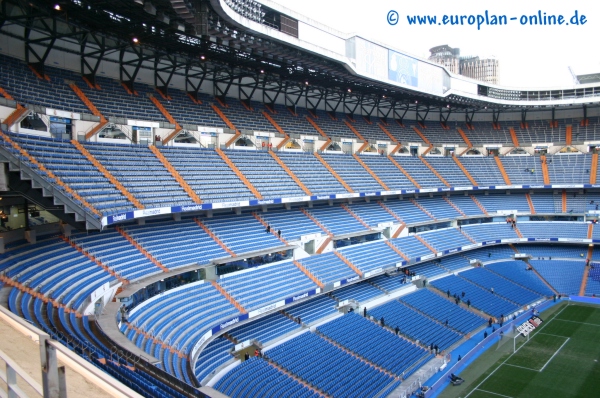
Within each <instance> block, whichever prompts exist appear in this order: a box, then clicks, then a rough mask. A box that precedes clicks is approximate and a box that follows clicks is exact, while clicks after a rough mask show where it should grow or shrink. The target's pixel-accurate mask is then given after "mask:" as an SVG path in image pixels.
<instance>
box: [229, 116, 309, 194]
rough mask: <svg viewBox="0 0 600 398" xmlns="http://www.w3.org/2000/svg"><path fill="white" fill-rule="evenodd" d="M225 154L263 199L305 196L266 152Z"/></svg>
mask: <svg viewBox="0 0 600 398" xmlns="http://www.w3.org/2000/svg"><path fill="white" fill-rule="evenodd" d="M261 117H262V116H261ZM225 153H226V155H227V157H229V159H231V161H232V162H233V163H234V164H235V165H236V166H237V168H238V169H239V170H240V171H241V172H242V173H243V174H244V176H245V177H246V178H247V179H248V180H249V181H250V182H251V183H252V185H254V187H255V188H256V189H257V190H258V192H260V193H261V195H262V196H263V198H264V199H273V198H282V197H294V196H306V194H305V193H304V192H303V191H302V189H300V187H299V186H298V184H296V182H295V181H294V180H292V177H290V176H289V174H288V173H286V172H285V170H283V169H282V168H281V166H279V164H277V162H276V161H275V159H273V158H272V157H271V155H269V154H268V153H267V152H263V151H256V152H249V151H232V150H228V151H225Z"/></svg>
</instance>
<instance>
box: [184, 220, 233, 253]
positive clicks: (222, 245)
mask: <svg viewBox="0 0 600 398" xmlns="http://www.w3.org/2000/svg"><path fill="white" fill-rule="evenodd" d="M194 222H195V223H196V224H198V226H199V227H200V228H202V230H203V231H204V232H206V234H207V235H208V236H210V237H211V239H212V240H214V241H215V243H216V244H217V245H219V246H221V248H222V249H223V250H225V251H226V252H227V253H229V255H230V256H231V257H235V256H236V254H235V253H234V252H233V250H231V249H230V248H229V247H227V245H226V244H225V242H223V241H222V240H221V239H219V237H218V236H217V235H215V234H214V233H213V231H211V230H210V228H208V227H207V226H206V224H204V223H203V222H202V221H200V219H198V218H194Z"/></svg>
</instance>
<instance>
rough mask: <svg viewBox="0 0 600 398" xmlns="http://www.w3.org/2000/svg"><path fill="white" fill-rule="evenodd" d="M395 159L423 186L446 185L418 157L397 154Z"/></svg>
mask: <svg viewBox="0 0 600 398" xmlns="http://www.w3.org/2000/svg"><path fill="white" fill-rule="evenodd" d="M395 160H396V162H398V163H399V164H400V166H402V168H403V169H404V170H406V172H407V173H408V174H409V175H410V176H411V177H412V178H413V179H414V180H415V181H416V182H417V184H419V185H420V186H421V188H438V187H442V186H444V184H443V183H442V181H440V179H439V178H437V176H436V175H435V174H433V173H432V172H431V170H429V168H428V167H427V166H425V164H424V163H423V162H422V161H421V159H419V158H418V157H414V156H397V157H396V158H395ZM469 185H470V184H469Z"/></svg>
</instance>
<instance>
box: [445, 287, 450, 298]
mask: <svg viewBox="0 0 600 398" xmlns="http://www.w3.org/2000/svg"><path fill="white" fill-rule="evenodd" d="M446 294H447V295H448V298H450V289H448V291H447V292H446Z"/></svg>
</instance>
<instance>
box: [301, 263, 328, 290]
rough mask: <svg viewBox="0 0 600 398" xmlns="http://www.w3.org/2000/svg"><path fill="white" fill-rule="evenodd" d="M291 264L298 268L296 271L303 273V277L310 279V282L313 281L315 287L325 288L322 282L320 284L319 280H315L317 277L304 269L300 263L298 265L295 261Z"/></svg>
mask: <svg viewBox="0 0 600 398" xmlns="http://www.w3.org/2000/svg"><path fill="white" fill-rule="evenodd" d="M293 263H294V265H295V266H296V267H298V269H299V270H300V271H302V272H303V273H304V275H306V276H308V277H309V278H310V280H311V281H313V282H314V283H315V284H316V285H317V286H319V287H320V288H321V289H322V288H324V287H325V285H324V284H323V282H321V281H320V280H319V279H317V277H316V276H314V275H313V274H312V273H311V272H310V271H309V270H308V269H306V267H305V266H304V265H302V264H301V263H299V262H298V261H296V260H294V261H293Z"/></svg>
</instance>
